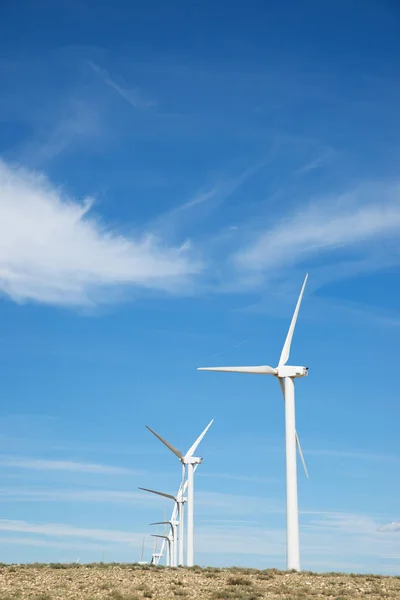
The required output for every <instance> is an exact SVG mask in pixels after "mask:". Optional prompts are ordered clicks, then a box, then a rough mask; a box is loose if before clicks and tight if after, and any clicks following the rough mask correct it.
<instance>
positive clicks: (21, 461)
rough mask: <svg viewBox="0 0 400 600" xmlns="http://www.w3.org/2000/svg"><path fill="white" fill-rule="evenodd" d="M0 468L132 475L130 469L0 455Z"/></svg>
mask: <svg viewBox="0 0 400 600" xmlns="http://www.w3.org/2000/svg"><path fill="white" fill-rule="evenodd" d="M0 467H11V468H19V469H29V470H37V471H72V472H74V473H99V474H102V475H107V474H111V475H117V474H124V473H132V471H131V470H130V469H125V468H123V467H113V466H109V465H99V464H93V463H81V462H75V461H72V460H43V459H38V458H23V457H13V456H1V455H0Z"/></svg>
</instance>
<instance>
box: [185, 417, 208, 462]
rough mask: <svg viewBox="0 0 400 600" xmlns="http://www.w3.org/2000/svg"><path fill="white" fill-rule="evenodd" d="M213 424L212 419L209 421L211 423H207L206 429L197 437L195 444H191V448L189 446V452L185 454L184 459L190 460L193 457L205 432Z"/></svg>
mask: <svg viewBox="0 0 400 600" xmlns="http://www.w3.org/2000/svg"><path fill="white" fill-rule="evenodd" d="M213 423H214V419H211V421H210V422H209V424H208V425H207V427H206V428H205V430H204V431H203V433H201V434H200V435H199V437H198V438H197V440H196V441H195V443H194V444H193V446H190V448H189V450H188V451H187V452H186V454H185V458H190V457H191V456H193V454H194V453H195V450H196V448H197V446H198V445H199V444H200V442H201V440H202V439H203V437H204V436H205V435H206V433H207V431H208V430H209V429H210V427H211V425H212V424H213Z"/></svg>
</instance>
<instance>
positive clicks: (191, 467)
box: [146, 419, 214, 567]
mask: <svg viewBox="0 0 400 600" xmlns="http://www.w3.org/2000/svg"><path fill="white" fill-rule="evenodd" d="M213 422H214V419H212V420H211V421H210V422H209V424H208V425H207V427H206V428H205V429H204V431H203V432H202V433H201V434H200V435H199V437H198V438H197V440H196V441H195V442H194V444H193V445H192V446H191V447H190V448H189V450H188V451H187V452H186V454H185V455H183V454H182V452H181V451H180V450H178V449H177V448H175V447H174V446H172V444H170V443H169V442H167V441H166V440H165V439H164V438H162V437H161V435H159V434H158V433H156V432H155V431H154V430H153V429H151V428H150V427H149V426H148V425H146V427H147V429H148V430H149V431H151V433H153V434H154V435H155V436H156V437H157V438H158V439H159V440H160V441H161V442H162V443H163V444H164V445H165V446H167V448H169V450H171V452H173V453H174V454H175V456H177V457H178V458H179V460H180V461H181V463H182V483H181V488H180V489H182V490H183V481H184V476H185V466H187V492H188V493H187V533H186V565H187V566H188V567H193V565H194V543H193V538H194V477H193V475H194V471H195V468H196V465H199V464H201V463H202V462H203V459H202V458H200V457H197V456H193V454H194V453H195V451H196V448H197V446H198V445H199V444H200V442H201V440H202V439H203V437H204V436H205V435H206V433H207V431H208V430H209V428H210V427H211V425H212V423H213Z"/></svg>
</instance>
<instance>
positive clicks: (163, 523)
mask: <svg viewBox="0 0 400 600" xmlns="http://www.w3.org/2000/svg"><path fill="white" fill-rule="evenodd" d="M149 525H171V521H156V522H155V523H149Z"/></svg>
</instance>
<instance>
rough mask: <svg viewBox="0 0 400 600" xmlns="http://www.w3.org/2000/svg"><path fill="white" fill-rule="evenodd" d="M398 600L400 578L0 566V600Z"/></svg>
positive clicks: (197, 569)
mask: <svg viewBox="0 0 400 600" xmlns="http://www.w3.org/2000/svg"><path fill="white" fill-rule="evenodd" d="M25 598H29V599H30V600H59V599H70V600H140V599H142V598H153V599H154V600H158V599H160V600H161V599H166V600H172V599H178V600H179V599H181V600H185V598H187V600H191V599H192V598H193V599H195V600H218V599H219V600H228V599H229V600H261V599H263V598H265V599H268V600H307V599H312V600H317V599H320V598H324V599H328V598H329V599H330V600H361V599H363V600H364V599H369V600H375V599H376V598H388V599H390V600H396V599H399V600H400V577H383V576H379V575H345V574H338V573H328V574H323V575H318V574H313V573H306V572H304V573H286V572H281V571H275V570H266V571H257V570H255V569H254V570H253V569H239V568H237V569H236V568H233V569H215V568H211V567H209V568H204V569H203V568H200V567H193V568H191V569H188V568H182V567H180V568H177V569H168V568H165V567H150V566H147V565H144V566H143V565H108V564H98V565H60V564H54V565H2V566H0V600H24V599H25Z"/></svg>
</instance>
